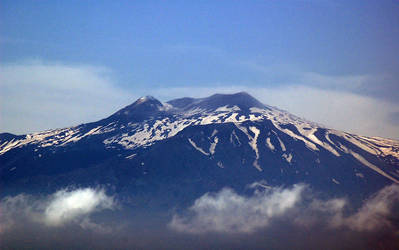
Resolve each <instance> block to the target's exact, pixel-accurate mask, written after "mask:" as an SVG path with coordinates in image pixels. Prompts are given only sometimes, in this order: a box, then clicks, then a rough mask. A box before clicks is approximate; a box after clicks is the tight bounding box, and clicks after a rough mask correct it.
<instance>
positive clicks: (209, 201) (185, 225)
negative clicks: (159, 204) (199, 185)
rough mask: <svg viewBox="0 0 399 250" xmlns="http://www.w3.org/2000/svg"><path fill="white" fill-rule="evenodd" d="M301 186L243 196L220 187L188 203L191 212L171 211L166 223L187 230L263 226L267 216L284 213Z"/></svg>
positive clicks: (297, 197)
mask: <svg viewBox="0 0 399 250" xmlns="http://www.w3.org/2000/svg"><path fill="white" fill-rule="evenodd" d="M304 189H305V186H304V185H302V184H300V185H295V186H293V187H292V188H287V189H282V188H273V189H267V190H264V191H262V192H255V194H254V195H253V196H250V197H246V196H241V195H239V194H237V193H235V192H234V191H233V190H232V189H229V188H224V189H222V190H221V191H220V192H218V193H215V194H209V193H207V194H205V195H203V196H202V197H200V198H199V199H197V200H196V201H195V202H194V205H193V206H192V207H190V209H189V210H190V212H192V213H193V215H192V216H188V217H182V216H179V215H174V217H173V219H172V221H171V222H170V224H169V226H170V227H171V228H172V229H174V230H177V231H181V232H189V233H205V232H210V231H214V232H228V233H233V232H245V233H250V232H253V231H255V230H257V229H259V228H262V227H265V226H267V225H268V224H269V222H270V220H271V219H273V218H275V217H279V216H282V215H284V214H285V213H286V212H287V211H288V210H290V209H292V208H294V206H295V205H296V203H297V202H298V201H300V200H301V194H302V191H303V190H304Z"/></svg>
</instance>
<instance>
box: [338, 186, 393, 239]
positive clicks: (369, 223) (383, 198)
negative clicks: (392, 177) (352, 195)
mask: <svg viewBox="0 0 399 250" xmlns="http://www.w3.org/2000/svg"><path fill="white" fill-rule="evenodd" d="M398 205H399V185H395V184H393V185H391V186H387V187H385V188H383V189H381V190H380V191H379V192H377V193H376V194H374V195H373V196H372V197H371V198H370V199H368V200H367V201H366V202H365V203H364V204H363V206H362V207H361V208H360V209H359V210H358V211H357V212H356V213H355V214H353V215H351V216H348V217H343V216H340V215H338V216H335V217H334V218H333V220H332V221H331V224H332V226H334V227H341V226H345V227H348V228H350V229H352V230H356V231H377V230H380V229H383V228H390V227H392V226H393V225H392V220H399V215H398V214H397V209H398V208H399V207H398ZM394 208H395V209H396V210H395V209H394ZM395 211H396V213H395Z"/></svg>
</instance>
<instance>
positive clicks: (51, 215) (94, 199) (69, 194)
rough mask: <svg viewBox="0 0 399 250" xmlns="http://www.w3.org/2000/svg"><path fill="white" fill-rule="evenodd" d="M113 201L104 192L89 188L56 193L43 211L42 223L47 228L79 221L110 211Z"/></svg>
mask: <svg viewBox="0 0 399 250" xmlns="http://www.w3.org/2000/svg"><path fill="white" fill-rule="evenodd" d="M113 206H114V201H113V199H112V198H111V197H108V196H107V195H106V194H105V193H104V190H93V189H91V188H85V189H77V190H73V191H67V190H60V191H58V192H56V193H55V194H54V195H53V196H52V198H51V200H50V203H49V204H48V206H47V207H46V209H45V211H44V222H45V223H46V224H47V225H49V226H59V225H62V224H64V223H68V222H71V221H74V220H77V219H81V218H82V217H85V216H86V215H89V214H91V213H93V212H95V211H99V210H103V209H112V208H113Z"/></svg>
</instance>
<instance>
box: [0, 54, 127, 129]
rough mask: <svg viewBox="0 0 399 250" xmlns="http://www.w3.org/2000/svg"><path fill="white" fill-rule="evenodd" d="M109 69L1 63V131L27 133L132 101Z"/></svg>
mask: <svg viewBox="0 0 399 250" xmlns="http://www.w3.org/2000/svg"><path fill="white" fill-rule="evenodd" d="M111 73H112V72H110V71H109V70H108V69H106V68H102V67H93V66H87V65H66V64H61V63H44V62H41V61H31V62H24V63H18V64H3V65H0V89H1V91H0V100H1V101H0V102H1V103H0V104H1V105H0V119H1V120H0V131H2V132H13V133H27V132H32V131H40V130H44V129H49V128H57V127H66V126H71V125H77V124H80V123H82V122H89V121H95V120H98V119H102V118H104V117H105V116H108V115H110V114H111V113H113V112H115V111H116V110H117V109H118V108H121V107H123V106H124V105H127V104H129V103H130V102H132V99H134V98H132V96H131V95H130V94H128V93H126V92H125V91H123V90H122V89H120V88H118V87H116V86H115V84H114V82H113V81H112V78H111V76H112V74H111Z"/></svg>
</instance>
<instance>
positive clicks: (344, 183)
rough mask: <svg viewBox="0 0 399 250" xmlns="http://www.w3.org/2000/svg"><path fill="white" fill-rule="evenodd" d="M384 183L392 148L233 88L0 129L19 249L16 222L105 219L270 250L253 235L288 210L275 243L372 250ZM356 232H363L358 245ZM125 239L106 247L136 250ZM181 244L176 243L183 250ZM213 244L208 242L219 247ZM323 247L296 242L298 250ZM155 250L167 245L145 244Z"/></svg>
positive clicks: (390, 198) (9, 221) (393, 172)
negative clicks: (308, 234)
mask: <svg viewBox="0 0 399 250" xmlns="http://www.w3.org/2000/svg"><path fill="white" fill-rule="evenodd" d="M326 112H328V111H326ZM396 184H399V142H398V141H395V140H390V139H384V138H379V137H366V136H361V135H354V134H350V133H346V132H342V131H337V130H332V129H328V128H325V127H323V126H320V125H318V124H315V123H313V122H310V121H306V120H304V119H301V118H299V117H297V116H295V115H293V114H290V113H288V112H286V111H284V110H280V109H278V108H276V107H272V106H269V105H265V104H262V103H261V102H259V101H258V100H256V99H255V98H253V97H252V96H250V95H249V94H247V93H245V92H240V93H236V94H229V95H226V94H215V95H212V96H210V97H207V98H188V97H184V98H180V99H174V100H171V101H168V102H166V103H162V102H160V101H158V100H157V99H156V98H154V97H151V96H145V97H142V98H140V99H138V100H137V101H135V102H134V103H132V104H131V105H128V106H126V107H125V108H123V109H121V110H119V111H117V112H115V113H114V114H112V115H111V116H109V117H107V118H105V119H102V120H99V121H96V122H92V123H86V124H81V125H78V126H74V127H69V128H63V129H54V130H48V131H44V132H40V133H34V134H27V135H13V134H9V133H3V134H0V185H1V186H0V188H1V190H2V192H1V194H0V195H1V198H2V200H1V208H2V210H3V211H5V212H4V213H3V215H2V216H1V220H0V222H1V224H0V226H1V227H2V230H1V231H2V233H3V234H4V235H5V239H7V240H6V243H7V244H8V245H9V246H16V245H18V244H19V243H17V242H15V241H13V240H12V239H13V238H12V237H13V235H14V234H15V233H16V232H20V231H19V230H22V231H23V229H21V227H20V226H21V225H22V224H21V223H22V222H24V223H27V224H28V225H30V224H32V225H36V226H37V224H39V225H41V227H42V229H41V230H43V231H46V230H48V228H54V227H57V228H64V230H67V229H66V228H74V227H77V228H78V229H79V230H83V232H85V233H87V232H93V231H94V232H96V233H99V232H101V234H106V233H107V232H108V233H109V232H114V233H115V232H116V231H117V229H115V222H110V221H118V223H121V220H122V221H124V222H125V223H126V221H129V226H127V227H128V228H136V229H137V228H141V229H142V228H147V229H146V230H147V232H154V234H155V235H157V237H160V238H162V237H166V236H160V235H162V234H163V233H165V232H169V233H171V232H173V234H177V236H176V235H175V236H173V237H183V236H181V235H207V234H208V233H212V232H214V233H218V234H227V235H229V236H228V237H227V238H229V239H230V236H231V234H238V235H240V234H242V233H245V234H250V235H251V236H250V238H251V237H254V239H255V238H256V239H257V238H259V237H260V239H261V241H265V242H268V243H270V238H269V237H268V236H267V237H266V236H264V237H263V236H262V235H268V233H269V232H270V231H268V230H271V231H273V230H275V228H279V227H278V226H273V227H272V225H275V224H273V223H275V220H280V219H282V220H283V222H284V223H283V224H282V225H286V223H287V221H286V220H287V218H291V217H292V216H294V215H295V216H294V217H296V219H295V223H294V224H295V225H291V224H289V226H287V227H286V228H285V229H278V230H277V231H279V230H282V231H281V232H280V231H279V232H280V233H279V234H278V235H279V236H278V237H284V235H285V234H287V235H291V234H292V233H293V231H290V230H294V229H293V228H295V227H306V228H308V230H310V231H312V232H313V229H312V228H313V227H314V226H315V225H316V226H317V225H320V224H326V225H328V226H325V228H324V227H323V228H324V229H323V230H326V231H327V232H329V231H328V230H331V231H334V230H341V229H342V228H343V229H344V231H345V232H348V234H349V235H352V234H353V235H354V236H353V237H354V238H353V242H352V239H350V240H348V239H347V240H346V241H343V242H342V244H343V245H341V244H337V245H332V246H331V248H332V249H339V248H341V247H342V246H345V247H347V246H348V244H349V245H350V244H354V245H355V246H356V247H362V248H368V247H370V246H371V248H373V247H375V245H373V244H377V243H376V242H378V244H380V243H381V242H380V240H379V239H380V238H378V237H384V239H386V240H385V242H384V244H383V246H384V247H392V246H396V245H394V244H395V243H394V242H395V240H397V235H396V236H395V232H396V230H398V228H397V226H398V224H397V222H398V219H399V218H398V216H397V215H398V214H399V213H395V211H396V212H397V208H398V207H397V205H398V203H397V202H398V197H399V188H398V186H397V185H396ZM82 201H86V202H82ZM70 202H72V203H75V202H77V203H76V204H80V205H78V207H74V206H70V205H69V204H71V203H70ZM79 206H81V207H79ZM305 207H307V209H304V208H305ZM381 207H383V208H384V209H382V210H381V209H380V208H381ZM395 209H396V210H395ZM107 213H111V214H113V215H109V214H108V215H107ZM16 214H20V215H21V214H22V215H21V216H16ZM92 214H93V216H94V217H93V216H91V215H92ZM96 214H97V215H96ZM312 214H318V218H317V219H316V217H317V216H316V217H314V216H313V215H312ZM107 216H108V217H107ZM109 216H110V217H109ZM21 218H23V219H21ZM109 218H113V219H112V220H111V219H109ZM288 220H289V219H288ZM319 220H321V221H319ZM27 221H28V222H27ZM122 224H123V223H122ZM277 224H278V223H277ZM125 226H126V225H125ZM270 227H271V228H274V229H273V230H272V229H268V228H270ZM154 228H158V230H161V231H157V230H155V229H154ZM159 228H161V229H159ZM283 228H284V227H283ZM68 230H69V229H68ZM154 230H155V231H154ZM323 230H322V231H323ZM122 231H123V230H122ZM294 231H295V230H294ZM68 232H69V231H68ZM123 232H124V233H121V235H125V234H126V232H129V231H123ZM364 232H367V233H368V234H369V235H372V236H373V237H371V238H370V240H369V241H367V240H365V239H364V238H363V236H364V235H363V233H364ZM319 233H321V232H319ZM322 234H323V235H324V233H322ZM71 235H73V234H71ZM179 235H180V236H179ZM375 235H377V236H378V237H377V236H375ZM381 235H382V236H381ZM43 237H44V236H42V235H40V237H39V238H43ZM71 237H73V236H71ZM124 237H125V236H124ZM146 237H149V238H151V237H150V236H149V235H146ZM154 237H155V236H154ZM168 237H169V236H168ZM168 237H166V239H169V238H168ZM184 237H186V236H184ZM184 237H183V238H184ZM187 237H191V236H187ZM201 237H202V236H201ZM337 237H338V236H337ZM346 237H347V236H346ZM374 237H377V238H378V239H377V240H376V242H375V241H374V240H375V239H376V238H374ZM134 238H135V237H134ZM144 238H145V237H144ZM155 238H156V237H155ZM222 238H223V237H222ZM327 238H328V237H327ZM327 238H326V242H330V241H331V240H332V239H331V238H328V239H327ZM297 240H298V239H297ZM166 241H168V240H166ZM49 242H51V240H50V241H49ZM137 242H139V241H138V240H137V239H136V238H135V240H133V242H130V241H129V242H128V243H126V245H124V244H119V243H118V244H116V243H115V242H114V243H115V246H117V247H121V248H123V247H127V246H128V247H131V246H134V247H139V248H140V244H141V243H140V244H139V243H137ZM182 242H183V243H181V244H182V245H178V246H185V247H187V242H186V241H185V240H183V241H182ZM215 242H218V243H215V244H216V245H212V244H213V243H210V244H211V246H219V247H222V248H229V247H230V246H231V245H230V244H227V243H226V242H225V241H223V240H222V241H221V242H219V241H215ZM299 242H301V241H300V240H299ZM326 242H318V241H314V242H313V241H305V242H303V244H304V245H303V248H306V247H309V246H310V245H309V244H311V245H312V244H313V243H314V244H316V243H317V244H316V245H318V244H321V245H322V246H325V244H326ZM370 242H372V245H368V244H369V243H370ZM41 243H43V242H41ZM69 243H70V242H69ZM21 244H22V243H21ZM49 244H50V243H49ZM64 244H65V246H66V247H68V246H70V245H68V243H65V242H64ZM110 244H111V243H110ZM131 244H132V245H131ZM135 244H139V245H135ZM142 244H144V245H143V246H144V247H146V248H148V246H150V245H151V244H150V243H148V242H147V243H142ZM146 244H148V245H146ZM179 244H180V243H179ZM198 244H199V243H198ZM22 245H23V244H22ZM39 245H40V244H39ZM111 245H112V244H111ZM46 246H47V247H50V248H51V246H53V245H51V244H50V245H46ZM165 246H167V247H170V248H173V247H176V246H173V244H171V243H166V242H164V244H161V245H158V246H156V245H153V247H155V248H157V247H160V248H162V247H165ZM195 246H197V247H200V248H201V247H204V248H206V245H202V246H201V245H195ZM248 246H251V247H253V248H258V247H259V248H262V247H261V246H260V245H254V244H253V243H249V242H246V243H245V244H244V243H243V245H242V246H241V247H242V248H245V247H248ZM312 246H313V245H312ZM284 247H287V245H284V244H283V245H281V246H280V245H276V248H284ZM313 247H314V246H313ZM194 248H196V247H194Z"/></svg>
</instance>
